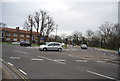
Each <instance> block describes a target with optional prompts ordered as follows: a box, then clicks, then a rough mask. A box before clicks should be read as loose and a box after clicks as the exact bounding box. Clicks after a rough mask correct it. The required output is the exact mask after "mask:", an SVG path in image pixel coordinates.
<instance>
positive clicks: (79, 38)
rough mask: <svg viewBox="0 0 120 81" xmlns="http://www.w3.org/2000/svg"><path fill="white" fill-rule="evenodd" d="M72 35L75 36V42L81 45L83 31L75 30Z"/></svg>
mask: <svg viewBox="0 0 120 81" xmlns="http://www.w3.org/2000/svg"><path fill="white" fill-rule="evenodd" d="M72 37H73V42H74V43H75V44H78V45H80V40H81V39H82V33H81V32H78V31H75V32H73V35H72Z"/></svg>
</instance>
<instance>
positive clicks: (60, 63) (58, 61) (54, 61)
mask: <svg viewBox="0 0 120 81" xmlns="http://www.w3.org/2000/svg"><path fill="white" fill-rule="evenodd" d="M52 61H54V62H57V63H60V64H65V63H63V62H59V61H58V60H52Z"/></svg>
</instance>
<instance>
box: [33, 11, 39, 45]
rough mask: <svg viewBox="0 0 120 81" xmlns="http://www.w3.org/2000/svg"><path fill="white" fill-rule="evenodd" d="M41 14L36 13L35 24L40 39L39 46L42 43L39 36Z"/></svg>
mask: <svg viewBox="0 0 120 81" xmlns="http://www.w3.org/2000/svg"><path fill="white" fill-rule="evenodd" d="M40 15H41V14H40V12H35V16H34V19H35V24H34V28H35V29H36V30H37V37H38V41H37V43H38V44H39V42H40V35H39V29H40V20H41V16H40Z"/></svg>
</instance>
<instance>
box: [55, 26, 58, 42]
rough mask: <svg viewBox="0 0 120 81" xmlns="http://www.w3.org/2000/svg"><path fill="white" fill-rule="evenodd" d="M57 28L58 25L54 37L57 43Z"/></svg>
mask: <svg viewBox="0 0 120 81" xmlns="http://www.w3.org/2000/svg"><path fill="white" fill-rule="evenodd" d="M57 27H58V25H56V36H55V41H57Z"/></svg>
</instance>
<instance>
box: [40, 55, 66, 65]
mask: <svg viewBox="0 0 120 81" xmlns="http://www.w3.org/2000/svg"><path fill="white" fill-rule="evenodd" d="M38 57H41V58H44V59H47V60H50V61H54V62H57V63H60V64H65V63H63V62H60V61H58V60H53V59H50V58H47V57H44V56H38ZM62 61H63V60H62Z"/></svg>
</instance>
